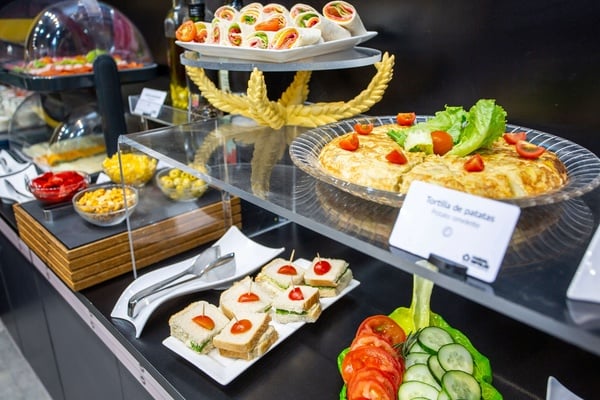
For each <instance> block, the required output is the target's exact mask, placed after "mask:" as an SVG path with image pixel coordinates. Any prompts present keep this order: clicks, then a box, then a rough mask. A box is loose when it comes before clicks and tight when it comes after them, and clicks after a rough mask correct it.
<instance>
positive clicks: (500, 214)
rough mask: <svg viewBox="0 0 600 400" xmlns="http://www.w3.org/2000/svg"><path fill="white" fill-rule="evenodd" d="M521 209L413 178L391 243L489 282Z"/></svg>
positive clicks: (506, 245)
mask: <svg viewBox="0 0 600 400" xmlns="http://www.w3.org/2000/svg"><path fill="white" fill-rule="evenodd" d="M520 214H521V209H520V208H519V207H517V206H515V205H512V204H508V203H503V202H501V201H496V200H491V199H487V198H483V197H478V196H474V195H471V194H467V193H463V192H459V191H456V190H451V189H447V188H444V187H441V186H438V185H432V184H429V183H425V182H413V183H412V184H411V186H410V189H409V191H408V193H407V195H406V198H405V200H404V204H403V205H402V208H401V209H400V213H399V215H398V219H397V220H396V223H395V225H394V229H393V230H392V234H391V237H390V244H391V245H392V246H394V247H398V248H400V249H402V250H405V251H407V252H409V253H413V254H416V255H418V256H420V257H423V258H429V256H430V255H431V254H435V255H437V256H440V257H443V258H445V259H448V260H450V261H452V262H455V263H457V264H459V265H462V266H465V267H466V268H467V274H468V275H469V276H472V277H474V278H477V279H480V280H482V281H485V282H493V281H494V280H495V279H496V276H497V275H498V271H499V270H500V266H501V265H502V259H503V258H504V254H505V252H506V248H507V247H508V244H509V243H510V238H511V237H512V233H513V231H514V229H515V226H516V224H517V221H518V220H519V215H520Z"/></svg>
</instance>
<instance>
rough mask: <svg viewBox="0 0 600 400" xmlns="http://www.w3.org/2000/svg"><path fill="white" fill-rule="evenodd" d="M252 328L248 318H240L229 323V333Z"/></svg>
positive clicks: (241, 331) (242, 331)
mask: <svg viewBox="0 0 600 400" xmlns="http://www.w3.org/2000/svg"><path fill="white" fill-rule="evenodd" d="M251 328H252V322H251V321H250V320H249V319H240V320H239V321H236V322H235V323H234V324H233V325H231V333H233V334H234V335H235V334H238V333H244V332H247V331H249V330H250V329H251Z"/></svg>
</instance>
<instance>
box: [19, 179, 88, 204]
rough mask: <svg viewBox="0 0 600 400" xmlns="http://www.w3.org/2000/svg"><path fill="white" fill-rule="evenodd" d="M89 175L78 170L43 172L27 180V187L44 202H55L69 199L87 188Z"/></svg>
mask: <svg viewBox="0 0 600 400" xmlns="http://www.w3.org/2000/svg"><path fill="white" fill-rule="evenodd" d="M89 184H90V176H89V175H88V174H86V173H85V172H80V171H60V172H45V173H43V174H42V175H39V176H36V177H35V178H33V179H32V180H30V181H28V182H27V189H28V190H29V191H30V192H31V194H33V196H34V197H35V198H36V199H37V200H38V201H40V202H42V203H44V204H57V203H62V202H66V201H69V200H71V199H72V198H73V196H74V195H75V194H76V193H77V192H79V191H81V190H83V189H85V188H87V187H88V186H89Z"/></svg>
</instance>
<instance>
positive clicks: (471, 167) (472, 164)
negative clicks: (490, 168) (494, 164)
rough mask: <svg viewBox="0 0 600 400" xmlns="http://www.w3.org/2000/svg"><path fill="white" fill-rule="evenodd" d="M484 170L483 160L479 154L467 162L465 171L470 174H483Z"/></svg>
mask: <svg viewBox="0 0 600 400" xmlns="http://www.w3.org/2000/svg"><path fill="white" fill-rule="evenodd" d="M484 168H485V165H484V164H483V158H481V156H480V155H479V154H473V155H472V156H471V157H469V158H468V159H467V161H465V170H467V171H468V172H481V171H483V170H484Z"/></svg>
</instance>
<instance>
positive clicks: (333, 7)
mask: <svg viewBox="0 0 600 400" xmlns="http://www.w3.org/2000/svg"><path fill="white" fill-rule="evenodd" d="M323 15H324V16H325V18H327V19H328V20H330V21H333V22H335V23H336V24H338V25H340V26H342V27H344V28H346V29H348V30H349V31H350V33H351V34H352V36H360V35H364V34H365V33H367V30H366V29H365V26H364V25H363V23H362V21H361V19H360V16H359V15H358V12H357V11H356V9H355V8H354V6H353V5H352V4H350V3H348V2H346V1H330V2H329V3H327V4H325V5H324V6H323Z"/></svg>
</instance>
